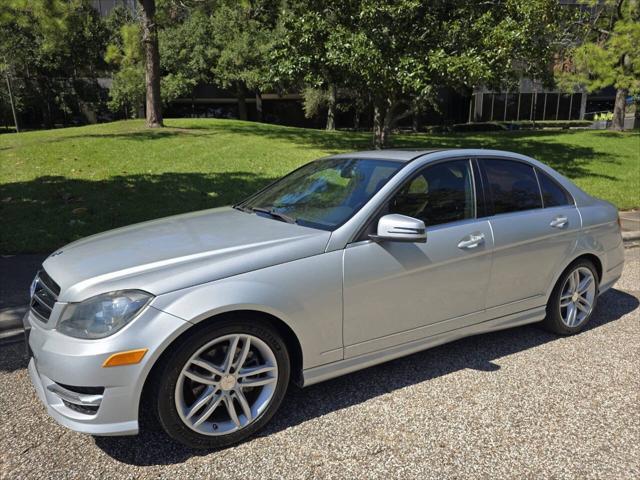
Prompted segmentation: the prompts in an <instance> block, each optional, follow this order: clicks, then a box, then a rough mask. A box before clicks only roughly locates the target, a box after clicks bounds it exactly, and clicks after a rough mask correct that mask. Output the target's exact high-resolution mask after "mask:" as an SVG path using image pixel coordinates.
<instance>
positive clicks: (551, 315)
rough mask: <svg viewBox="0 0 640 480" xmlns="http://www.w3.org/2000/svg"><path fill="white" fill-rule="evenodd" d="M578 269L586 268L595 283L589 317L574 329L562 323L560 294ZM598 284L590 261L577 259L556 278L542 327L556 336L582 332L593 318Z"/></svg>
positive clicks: (595, 271)
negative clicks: (570, 276)
mask: <svg viewBox="0 0 640 480" xmlns="http://www.w3.org/2000/svg"><path fill="white" fill-rule="evenodd" d="M580 267H583V268H588V269H589V270H590V271H591V273H592V275H593V278H594V279H595V282H596V294H595V297H594V300H593V303H592V308H591V312H590V313H589V315H587V317H586V318H585V319H583V320H582V321H581V322H580V323H579V324H578V325H576V326H574V327H569V326H567V325H566V324H565V323H564V322H563V321H562V315H561V310H560V296H561V294H562V288H563V286H564V285H565V282H566V281H567V279H568V278H569V275H571V274H572V273H573V272H574V271H575V270H576V269H578V268H580ZM599 283H600V279H599V277H598V271H597V269H596V267H595V265H594V264H593V262H591V261H590V260H587V259H584V258H583V259H578V260H576V261H575V262H573V263H572V264H571V265H569V266H568V267H567V268H566V269H565V270H564V272H562V274H561V275H560V278H558V281H557V282H556V285H555V286H554V287H553V291H552V292H551V295H550V296H549V301H548V302H547V315H546V317H545V319H544V321H543V325H544V327H545V328H546V329H547V330H549V331H551V332H553V333H557V334H558V335H574V334H576V333H578V332H580V331H582V330H583V329H584V327H585V326H586V325H587V324H588V323H589V320H591V317H592V316H593V312H594V311H595V309H596V306H597V303H598V285H599Z"/></svg>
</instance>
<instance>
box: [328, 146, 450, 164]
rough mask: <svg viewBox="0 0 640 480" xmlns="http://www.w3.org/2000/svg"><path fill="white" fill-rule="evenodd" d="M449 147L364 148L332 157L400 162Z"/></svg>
mask: <svg viewBox="0 0 640 480" xmlns="http://www.w3.org/2000/svg"><path fill="white" fill-rule="evenodd" d="M443 150H447V149H443V148H440V149H437V148H431V149H428V150H425V149H410V148H406V149H405V148H393V149H387V150H364V151H360V152H347V153H340V154H338V155H332V156H331V158H375V159H379V160H395V161H398V162H410V161H411V160H413V159H415V158H418V157H422V156H424V155H427V154H429V153H435V152H441V151H443Z"/></svg>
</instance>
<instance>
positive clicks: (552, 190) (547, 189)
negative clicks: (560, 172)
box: [537, 169, 573, 208]
mask: <svg viewBox="0 0 640 480" xmlns="http://www.w3.org/2000/svg"><path fill="white" fill-rule="evenodd" d="M537 172H538V180H539V181H540V188H541V189H542V201H543V202H544V207H545V208H547V207H559V206H561V205H571V204H572V203H573V201H572V200H571V198H570V197H569V194H568V193H567V192H566V191H565V190H564V188H562V187H561V186H560V185H558V184H557V183H556V181H555V180H553V179H552V178H551V177H549V175H547V174H546V173H544V172H543V171H541V170H539V169H538V170H537Z"/></svg>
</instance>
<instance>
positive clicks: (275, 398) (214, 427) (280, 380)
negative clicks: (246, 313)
mask: <svg viewBox="0 0 640 480" xmlns="http://www.w3.org/2000/svg"><path fill="white" fill-rule="evenodd" d="M289 372H290V365H289V355H288V352H287V348H286V345H285V343H284V341H283V340H282V338H281V337H280V335H278V333H277V332H276V331H275V330H274V329H272V328H270V327H268V326H265V325H262V324H254V323H253V322H250V321H222V322H216V323H212V324H211V325H209V326H207V327H204V329H202V328H201V329H198V330H197V331H195V332H194V333H193V334H191V335H189V336H188V337H187V338H185V339H184V340H183V341H181V342H180V344H179V345H178V346H177V347H176V348H175V349H173V354H172V355H170V356H169V357H168V359H167V360H166V362H165V363H164V365H163V368H160V371H159V372H158V375H157V376H156V377H155V382H156V385H155V387H156V392H155V395H154V400H152V401H155V402H156V408H157V413H158V418H159V420H160V424H161V425H162V427H163V428H164V429H165V431H166V432H167V433H168V434H169V435H170V436H171V437H173V438H174V439H176V440H178V441H180V442H182V443H184V444H186V445H188V446H190V447H194V448H221V447H226V446H229V445H232V444H234V443H238V442H240V441H242V440H244V439H246V438H247V437H249V436H250V435H252V434H253V433H255V432H256V431H258V430H259V429H260V428H262V427H263V426H264V425H265V424H266V423H267V422H268V421H269V420H270V419H271V417H272V416H273V414H274V413H275V412H276V410H277V409H278V407H279V406H280V403H281V402H282V399H283V397H284V394H285V393H286V389H287V385H288V383H289Z"/></svg>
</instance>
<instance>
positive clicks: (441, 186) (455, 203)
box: [389, 160, 476, 226]
mask: <svg viewBox="0 0 640 480" xmlns="http://www.w3.org/2000/svg"><path fill="white" fill-rule="evenodd" d="M389 213H400V214H402V215H407V216H409V217H413V218H419V219H420V220H422V221H423V222H424V223H425V225H426V226H433V225H440V224H443V223H449V222H455V221H458V220H464V219H467V218H474V217H475V214H476V213H475V200H474V190H473V175H472V173H471V164H470V162H469V160H452V161H448V162H443V163H438V164H436V165H430V166H428V167H427V168H425V169H424V170H423V171H421V172H420V173H419V174H418V175H416V176H414V177H413V178H412V179H411V180H409V181H408V182H407V183H406V184H405V185H404V186H403V187H402V189H401V190H400V191H399V192H398V193H397V194H396V196H395V197H394V198H393V199H392V200H391V203H390V204H389Z"/></svg>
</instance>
